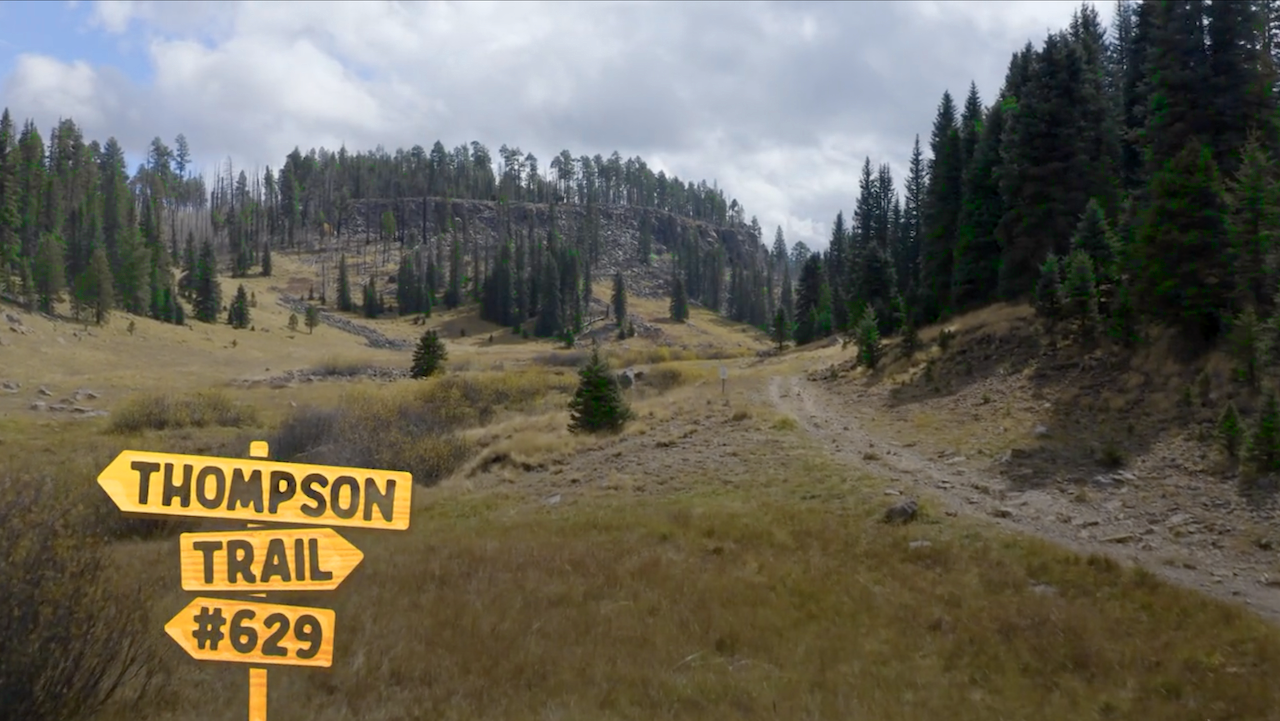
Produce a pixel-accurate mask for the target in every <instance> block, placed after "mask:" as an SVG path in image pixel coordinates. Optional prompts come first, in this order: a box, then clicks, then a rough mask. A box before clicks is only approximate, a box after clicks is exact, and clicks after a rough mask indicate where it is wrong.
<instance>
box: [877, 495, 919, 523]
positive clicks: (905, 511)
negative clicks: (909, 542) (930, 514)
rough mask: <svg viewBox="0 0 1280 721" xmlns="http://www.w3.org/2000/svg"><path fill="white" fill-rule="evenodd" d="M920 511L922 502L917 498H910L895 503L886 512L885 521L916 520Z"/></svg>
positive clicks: (905, 521)
mask: <svg viewBox="0 0 1280 721" xmlns="http://www.w3.org/2000/svg"><path fill="white" fill-rule="evenodd" d="M919 512H920V504H918V503H916V501H915V499H913V498H908V499H907V500H905V501H903V502H901V503H895V504H894V505H892V506H890V507H889V508H888V510H886V511H885V512H884V522H885V523H911V522H912V521H914V520H916V516H917V515H918V514H919Z"/></svg>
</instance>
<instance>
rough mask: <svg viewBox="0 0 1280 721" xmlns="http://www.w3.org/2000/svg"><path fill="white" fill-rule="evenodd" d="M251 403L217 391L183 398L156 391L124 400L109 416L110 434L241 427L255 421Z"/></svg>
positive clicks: (256, 415) (256, 418)
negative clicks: (237, 401)
mask: <svg viewBox="0 0 1280 721" xmlns="http://www.w3.org/2000/svg"><path fill="white" fill-rule="evenodd" d="M257 421H258V414H257V410H256V409H254V408H253V406H248V405H245V404H243V403H236V402H235V401H233V400H231V399H230V398H229V397H227V395H226V394H225V393H222V392H220V391H204V392H200V393H193V394H191V395H188V396H184V397H174V396H171V395H168V394H163V393H157V394H148V395H142V396H136V397H134V398H131V399H130V400H128V401H126V402H125V403H124V404H123V405H122V406H121V407H120V408H119V409H118V410H116V411H115V412H114V413H113V414H112V416H111V423H110V425H109V426H108V429H109V430H110V431H111V432H112V433H140V432H142V431H146V430H155V431H163V430H169V429H176V428H206V427H209V426H213V427H218V428H243V427H245V426H251V425H254V424H255V423H257Z"/></svg>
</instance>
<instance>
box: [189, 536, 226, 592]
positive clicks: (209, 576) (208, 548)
mask: <svg viewBox="0 0 1280 721" xmlns="http://www.w3.org/2000/svg"><path fill="white" fill-rule="evenodd" d="M191 547H192V548H194V549H196V550H197V551H199V552H200V553H202V554H204V582H205V583H213V554H215V553H217V552H218V551H221V550H222V541H196V542H195V543H192V544H191Z"/></svg>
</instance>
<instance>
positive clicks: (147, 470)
mask: <svg viewBox="0 0 1280 721" xmlns="http://www.w3.org/2000/svg"><path fill="white" fill-rule="evenodd" d="M129 467H130V468H132V469H133V470H135V471H137V472H138V504H139V505H143V506H145V505H147V497H148V496H149V495H151V474H152V473H155V472H156V471H158V470H160V464H159V463H152V462H150V461H134V462H133V463H130V464H129Z"/></svg>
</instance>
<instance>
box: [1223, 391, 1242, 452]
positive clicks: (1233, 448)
mask: <svg viewBox="0 0 1280 721" xmlns="http://www.w3.org/2000/svg"><path fill="white" fill-rule="evenodd" d="M1218 437H1219V438H1220V439H1221V440H1222V447H1223V450H1225V451H1226V452H1227V457H1228V458H1231V459H1235V458H1237V457H1239V455H1240V445H1241V443H1242V441H1243V440H1244V426H1243V425H1242V424H1241V423H1240V412H1239V411H1237V410H1236V404H1235V403H1234V402H1228V403H1227V407H1226V409H1225V410H1223V412H1222V415H1221V416H1219V418H1218Z"/></svg>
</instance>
